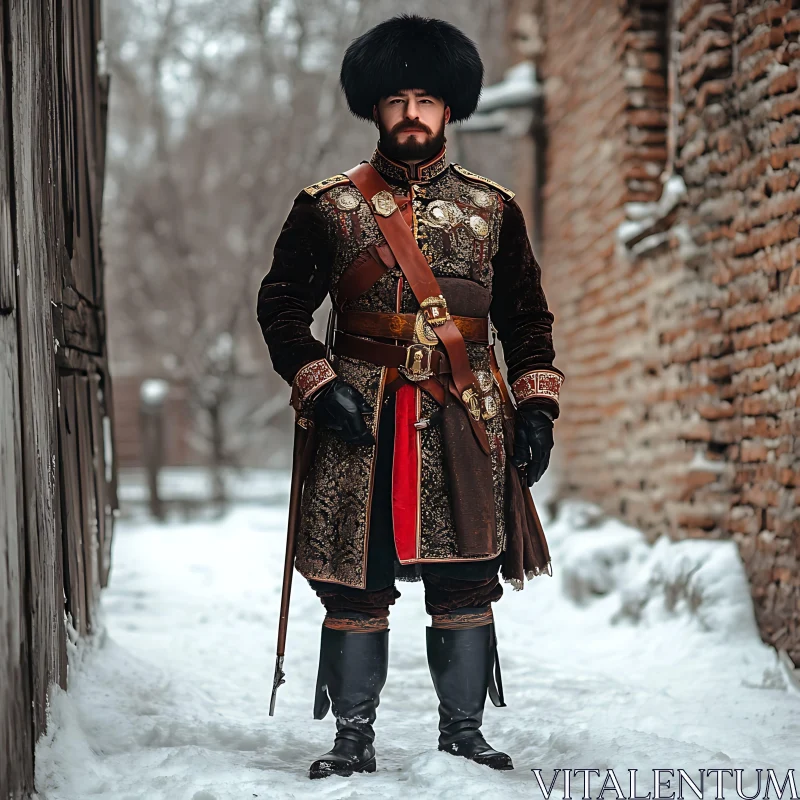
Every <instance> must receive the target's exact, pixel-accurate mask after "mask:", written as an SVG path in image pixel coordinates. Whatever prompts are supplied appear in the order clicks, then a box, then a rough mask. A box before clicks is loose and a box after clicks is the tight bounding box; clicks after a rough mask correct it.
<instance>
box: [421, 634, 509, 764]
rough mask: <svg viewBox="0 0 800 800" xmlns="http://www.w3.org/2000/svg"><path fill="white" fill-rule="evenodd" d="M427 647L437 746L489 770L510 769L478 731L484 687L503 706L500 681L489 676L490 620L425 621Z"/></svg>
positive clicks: (506, 759) (493, 659) (492, 648)
mask: <svg viewBox="0 0 800 800" xmlns="http://www.w3.org/2000/svg"><path fill="white" fill-rule="evenodd" d="M427 650H428V666H429V667H430V670H431V677H432V678H433V685H434V688H435V689H436V694H437V695H438V696H439V750H443V751H444V752H446V753H451V754H452V755H455V756H463V757H464V758H468V759H470V760H471V761H475V762H477V763H478V764H485V765H486V766H488V767H491V768H492V769H514V765H513V763H512V762H511V758H510V756H508V755H507V754H506V753H501V752H500V751H498V750H494V749H492V747H490V746H489V744H488V743H487V742H486V740H485V739H484V738H483V734H482V733H481V730H480V728H481V723H482V722H483V706H484V703H485V702H486V693H487V691H488V692H489V695H490V697H491V699H492V702H493V703H494V705H496V706H504V705H505V703H504V702H503V697H502V682H501V681H500V680H498V681H497V682H495V679H494V676H493V669H494V666H495V662H496V660H497V659H496V653H497V642H496V638H495V631H494V623H491V624H489V625H481V626H479V627H476V628H457V629H449V628H433V627H430V626H429V627H428V628H427ZM498 667H499V664H498ZM498 678H499V669H498ZM498 687H499V688H498Z"/></svg>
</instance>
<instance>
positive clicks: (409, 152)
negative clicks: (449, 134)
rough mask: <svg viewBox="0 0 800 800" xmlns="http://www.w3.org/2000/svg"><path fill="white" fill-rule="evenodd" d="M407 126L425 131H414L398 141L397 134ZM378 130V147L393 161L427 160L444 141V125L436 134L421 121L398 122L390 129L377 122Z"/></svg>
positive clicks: (438, 149)
mask: <svg viewBox="0 0 800 800" xmlns="http://www.w3.org/2000/svg"><path fill="white" fill-rule="evenodd" d="M408 128H421V129H423V130H425V131H426V133H424V134H420V133H415V134H414V135H413V136H409V137H408V138H407V139H406V140H405V141H404V142H400V141H399V134H401V133H402V132H403V131H404V130H407V129H408ZM378 130H379V131H380V138H379V139H378V148H379V149H380V151H381V152H382V153H383V154H384V155H385V156H387V157H388V158H391V159H392V160H394V161H427V160H428V159H429V158H433V157H434V156H435V155H437V154H438V153H439V152H440V151H441V149H442V147H444V143H445V136H444V125H442V127H441V129H440V130H439V132H438V133H437V134H434V133H433V132H432V131H431V129H430V128H428V126H427V125H423V124H422V123H421V122H405V121H403V122H399V123H398V124H397V125H395V126H394V128H392V130H388V129H387V128H385V127H384V126H383V124H381V123H379V124H378Z"/></svg>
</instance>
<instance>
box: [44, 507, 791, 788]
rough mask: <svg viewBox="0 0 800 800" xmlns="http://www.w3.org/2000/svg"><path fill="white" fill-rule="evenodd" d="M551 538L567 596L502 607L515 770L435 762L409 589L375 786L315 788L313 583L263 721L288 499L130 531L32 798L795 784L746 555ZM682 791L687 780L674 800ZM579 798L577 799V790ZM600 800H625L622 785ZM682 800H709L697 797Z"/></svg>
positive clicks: (395, 636)
mask: <svg viewBox="0 0 800 800" xmlns="http://www.w3.org/2000/svg"><path fill="white" fill-rule="evenodd" d="M546 531H547V533H548V539H549V542H550V545H551V550H552V555H553V569H554V574H553V577H548V576H541V577H538V578H535V579H534V580H533V581H531V582H529V583H527V584H526V587H525V589H524V590H523V591H521V592H514V591H513V590H512V589H511V587H510V586H506V587H505V595H504V597H503V599H502V600H501V601H500V602H499V603H498V604H497V606H496V607H495V617H496V620H497V628H498V637H499V644H500V658H501V664H502V668H503V679H504V684H505V691H506V700H507V702H508V707H507V708H499V709H498V708H494V707H493V706H492V705H491V704H490V703H488V702H487V710H486V715H485V721H484V731H485V733H486V736H487V739H488V740H489V742H490V743H491V744H493V745H494V746H495V747H497V748H501V749H504V750H506V751H507V752H509V753H510V754H511V755H512V757H513V759H514V763H515V767H516V769H515V770H514V771H512V772H508V773H497V772H492V771H491V770H488V769H487V768H485V767H481V766H478V765H476V764H472V763H469V762H467V761H466V760H463V759H457V758H453V757H452V756H448V755H446V754H444V753H439V752H437V750H436V736H437V729H436V722H437V718H436V697H435V694H434V691H433V687H432V684H431V680H430V676H429V673H428V668H427V664H426V660H425V626H426V624H428V622H429V618H428V617H427V616H426V615H425V613H424V608H423V602H422V588H421V586H420V585H419V584H407V583H400V584H398V588H399V589H400V591H401V592H402V595H403V596H402V598H401V599H400V600H399V601H398V603H397V605H396V606H394V607H393V609H392V612H391V618H390V623H391V625H390V627H391V633H390V642H391V654H390V667H389V679H388V682H387V686H386V689H385V690H384V692H383V694H382V697H381V704H380V708H379V709H378V722H377V726H376V730H377V739H376V746H377V750H378V771H377V772H376V773H375V774H373V775H357V776H354V777H352V778H348V779H343V778H338V777H335V778H328V779H326V780H323V781H313V782H312V781H309V780H308V778H307V777H306V770H307V768H308V765H309V764H310V762H311V761H312V760H313V759H314V758H315V757H316V756H318V755H319V754H321V753H323V752H325V751H326V750H327V749H328V748H329V747H330V744H331V742H332V738H333V720H332V717H331V716H330V715H329V716H328V717H327V718H326V719H325V720H323V721H315V720H313V719H312V714H311V709H312V701H313V687H314V679H315V675H316V669H317V656H318V645H319V628H320V623H321V621H322V617H323V609H322V606H321V605H320V604H319V601H318V600H317V599H316V597H315V596H314V595H313V593H312V592H311V591H310V589H309V588H308V586H307V584H306V583H305V581H304V580H303V579H302V578H301V577H299V576H298V575H295V581H294V592H293V597H292V606H291V613H290V619H289V637H288V646H287V649H288V654H287V658H286V664H285V669H286V673H287V682H286V684H285V685H284V686H282V687H281V689H280V690H279V692H278V705H277V710H276V715H275V716H274V717H269V715H268V705H269V695H270V690H271V683H272V672H273V667H274V648H275V635H276V623H277V615H278V605H279V599H280V587H281V577H282V576H281V573H282V562H283V548H284V535H285V495H284V499H283V500H282V501H281V502H279V503H276V504H275V505H272V506H263V507H257V506H253V505H248V506H244V505H240V506H237V507H235V508H234V509H233V510H232V511H231V512H230V513H229V514H228V515H227V516H226V517H225V518H224V519H222V520H220V521H216V522H215V521H210V522H192V523H190V524H189V523H177V522H176V523H170V524H165V525H161V526H160V525H155V524H152V523H149V522H144V521H139V522H137V521H131V520H127V521H126V520H123V521H121V522H120V524H118V526H117V530H116V533H115V540H114V542H115V543H114V553H113V572H112V578H111V585H110V587H109V588H108V589H107V590H106V591H105V593H104V596H103V599H102V608H101V611H102V630H101V632H100V633H99V634H98V635H97V636H96V637H95V639H94V640H93V641H91V642H89V643H84V642H80V643H79V644H78V645H77V646H72V647H71V648H70V650H71V652H70V674H69V683H70V690H69V693H68V694H65V693H63V692H62V691H60V690H59V689H58V688H57V687H56V689H55V690H54V693H53V697H52V702H51V707H50V728H49V732H48V734H47V735H46V736H45V737H43V739H42V740H41V741H40V742H39V744H38V747H37V752H36V778H37V786H38V789H39V797H40V798H41V799H42V800H82V799H83V798H108V800H112V799H113V800H247V799H248V798H253V797H258V798H306V797H319V798H393V797H403V798H409V797H420V798H421V797H425V798H427V797H438V798H445V799H446V798H458V800H464V798H473V797H475V798H478V797H480V798H485V797H489V796H492V797H498V796H499V797H503V798H531V797H542V793H541V791H540V789H539V785H538V784H537V780H536V776H535V774H534V773H533V772H532V771H531V769H532V768H540V769H541V770H542V773H541V775H542V778H543V780H544V782H545V784H546V785H549V783H550V780H551V779H552V777H553V774H554V770H556V769H562V770H563V769H567V768H571V769H597V770H599V771H600V776H601V777H600V778H599V779H598V778H597V777H594V776H593V777H592V784H591V789H590V794H591V796H593V797H597V796H598V792H599V790H600V788H601V785H602V781H603V780H604V779H605V777H606V775H607V772H606V770H610V769H613V770H614V773H615V775H616V777H617V778H618V779H619V781H620V783H621V785H622V789H623V793H624V794H628V779H629V773H628V770H630V769H638V770H639V774H638V787H637V788H638V794H639V795H645V796H646V795H647V793H648V792H652V791H653V775H652V770H654V769H656V768H661V769H673V770H676V771H677V770H678V769H685V770H687V772H688V774H689V776H690V777H692V778H693V779H694V780H695V781H699V780H700V773H699V770H700V769H712V768H723V769H731V770H733V769H743V770H745V772H744V789H745V792H746V793H747V794H750V795H753V794H755V792H756V783H755V781H756V773H755V769H756V768H761V769H764V770H766V769H768V768H772V769H774V770H775V772H776V774H777V776H778V778H779V781H780V782H783V779H784V777H785V775H786V773H787V770H789V769H793V768H794V769H796V768H797V767H799V766H800V756H798V753H800V747H799V746H798V745H799V744H800V692H798V690H797V688H796V687H795V685H794V684H793V682H792V679H791V677H790V673H789V672H788V670H787V669H786V668H785V667H784V666H782V664H781V663H780V661H779V659H778V658H777V655H776V653H775V651H774V650H772V649H771V648H769V647H767V646H766V645H764V644H762V643H761V641H760V639H759V637H758V634H757V631H756V627H755V623H754V620H753V613H752V607H751V603H750V598H749V593H748V588H747V583H746V580H745V577H744V573H743V569H742V566H741V563H740V561H739V559H738V556H737V553H736V549H735V547H734V545H733V544H732V543H729V542H699V541H688V542H683V543H670V542H668V541H667V540H666V539H662V540H659V541H658V542H657V543H656V544H655V545H654V546H648V545H647V544H646V543H645V542H644V540H643V539H642V537H641V535H640V534H639V533H638V532H637V531H634V530H631V529H629V528H626V527H624V526H622V525H620V524H619V523H616V522H613V521H604V520H602V518H597V516H596V515H595V514H594V513H593V510H592V509H591V508H590V507H588V506H585V505H582V504H572V505H569V506H567V507H566V508H565V509H564V511H563V513H562V514H561V515H560V517H559V518H558V519H557V520H554V521H551V522H550V523H549V524H547V525H546ZM798 772H800V770H798ZM664 777H666V776H664ZM766 777H767V776H766V774H763V775H762V779H763V780H762V785H761V792H760V794H759V796H761V797H763V794H764V788H765V782H766ZM798 778H800V775H799V776H798ZM724 779H725V794H726V796H728V797H735V796H736V795H735V792H734V790H733V779H732V778H731V777H729V776H727V775H726V776H725V778H724ZM562 780H563V779H562V777H561V774H559V777H558V779H557V780H556V783H555V789H554V792H553V795H552V796H553V798H561V797H562V795H563V782H562ZM714 782H715V778H714V777H713V776H710V777H707V778H706V788H705V797H707V798H713V797H714V796H715V795H716V791H715V785H714ZM676 788H677V787H676V781H675V780H673V782H672V784H671V786H670V788H667V789H664V790H662V791H663V792H664V796H667V797H669V795H670V792H672V791H675V790H676ZM572 792H573V797H575V798H576V799H577V798H580V797H581V795H582V794H583V778H582V776H581V775H578V776H576V777H574V778H573V780H572ZM603 796H604V797H605V798H614V797H616V796H617V795H616V793H615V792H614V790H613V789H612V788H610V784H609V788H607V789H606V793H605V794H604V795H603ZM684 796H686V797H689V798H691V797H693V796H694V795H692V793H691V791H690V790H689V789H687V788H686V787H684ZM787 796H788V795H784V797H787ZM770 797H774V793H773V792H772V791H770Z"/></svg>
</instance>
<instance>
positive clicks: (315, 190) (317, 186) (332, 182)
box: [303, 175, 350, 197]
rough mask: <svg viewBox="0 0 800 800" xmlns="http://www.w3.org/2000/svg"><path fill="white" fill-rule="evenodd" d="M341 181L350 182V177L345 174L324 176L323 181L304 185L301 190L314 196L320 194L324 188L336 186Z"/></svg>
mask: <svg viewBox="0 0 800 800" xmlns="http://www.w3.org/2000/svg"><path fill="white" fill-rule="evenodd" d="M342 183H350V178H348V177H347V175H334V176H333V177H332V178H325V180H324V181H320V182H319V183H312V184H311V186H306V188H305V189H303V191H304V192H308V193H309V194H310V195H311V196H312V197H316V196H317V195H319V194H322V192H324V191H325V190H326V189H330V188H331V186H338V185H339V184H342Z"/></svg>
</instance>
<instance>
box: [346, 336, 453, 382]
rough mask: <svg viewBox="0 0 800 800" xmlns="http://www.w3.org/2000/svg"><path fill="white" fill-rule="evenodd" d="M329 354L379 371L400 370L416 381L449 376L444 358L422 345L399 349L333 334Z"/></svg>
mask: <svg viewBox="0 0 800 800" xmlns="http://www.w3.org/2000/svg"><path fill="white" fill-rule="evenodd" d="M333 352H334V353H335V354H336V355H337V356H344V357H345V358H354V359H356V360H357V361H367V362H368V363H370V364H376V365H377V366H379V367H394V368H395V369H396V368H397V367H404V368H405V369H407V370H408V371H409V373H411V374H412V375H414V376H415V377H416V378H418V379H424V378H426V377H431V376H433V375H442V374H444V373H448V372H450V371H451V370H450V361H449V360H448V358H447V354H446V353H443V352H441V351H440V350H435V349H434V348H433V347H430V346H429V345H426V344H410V345H409V346H408V347H400V346H399V345H396V344H383V342H375V341H371V340H369V339H359V338H358V337H357V336H350V335H349V334H347V333H343V332H342V331H339V330H337V331H336V335H335V336H334V339H333Z"/></svg>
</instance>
